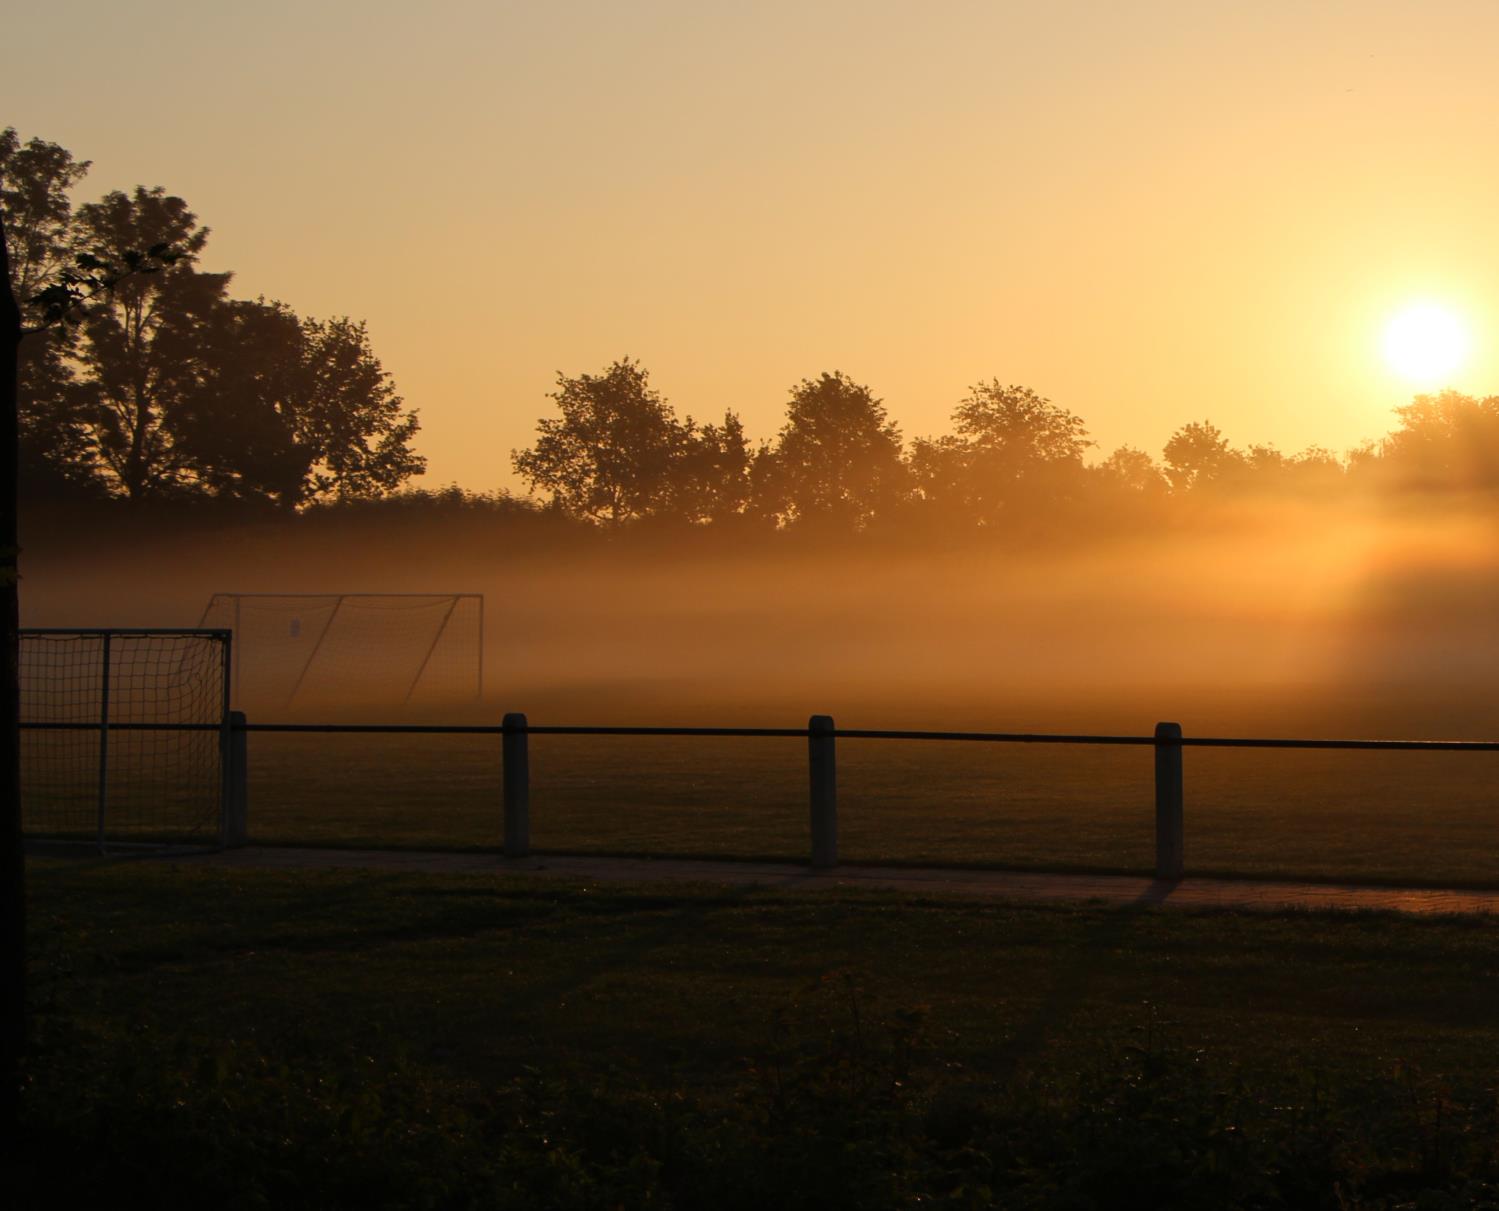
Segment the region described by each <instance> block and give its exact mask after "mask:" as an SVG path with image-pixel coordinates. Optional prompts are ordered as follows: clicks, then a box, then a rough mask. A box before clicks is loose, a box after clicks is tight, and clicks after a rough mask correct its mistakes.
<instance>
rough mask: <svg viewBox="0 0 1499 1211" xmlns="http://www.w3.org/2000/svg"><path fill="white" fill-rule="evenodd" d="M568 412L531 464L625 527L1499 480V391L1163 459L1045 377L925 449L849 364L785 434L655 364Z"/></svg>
mask: <svg viewBox="0 0 1499 1211" xmlns="http://www.w3.org/2000/svg"><path fill="white" fill-rule="evenodd" d="M551 398H552V399H553V400H555V401H556V404H557V410H558V413H559V415H556V416H551V417H544V418H542V419H541V420H540V421H539V422H538V424H537V430H538V433H537V440H536V442H535V444H534V445H532V446H530V447H528V448H527V449H524V450H518V451H515V452H513V454H512V459H511V461H512V465H513V467H514V469H515V471H516V472H517V473H518V474H519V475H520V476H521V477H522V479H524V480H525V481H526V483H527V484H528V485H529V486H530V488H531V489H532V491H533V492H538V493H541V494H543V495H544V496H546V497H547V498H548V499H549V501H550V505H551V507H552V508H555V509H557V510H559V511H560V512H563V513H565V514H568V515H570V516H572V517H575V518H580V519H585V520H589V521H593V522H597V523H600V524H603V525H605V526H609V527H618V526H622V525H625V524H628V523H632V522H635V523H638V522H643V521H646V520H674V521H678V522H684V523H697V524H703V523H727V522H730V521H736V520H742V521H757V522H760V523H763V524H765V525H768V526H773V527H802V526H811V527H826V528H834V529H840V530H854V531H857V530H865V529H868V528H870V527H875V526H879V525H881V524H890V525H892V526H909V525H911V524H913V523H921V522H926V523H931V524H936V525H940V526H943V527H948V528H955V529H960V530H961V529H970V530H996V531H997V530H1003V529H1006V528H1011V527H1016V526H1022V527H1033V526H1034V525H1035V524H1037V523H1038V522H1042V523H1044V522H1045V521H1046V520H1047V519H1053V520H1061V519H1065V520H1078V521H1082V520H1085V519H1086V518H1087V517H1088V516H1089V515H1099V514H1103V513H1107V512H1109V511H1115V512H1117V511H1118V510H1120V509H1123V510H1125V511H1126V512H1127V513H1130V512H1135V513H1137V512H1138V511H1139V510H1140V509H1142V508H1146V509H1149V508H1155V509H1160V508H1164V507H1166V506H1167V504H1168V502H1177V503H1179V504H1183V505H1188V504H1190V503H1193V502H1204V501H1207V500H1222V499H1225V498H1232V497H1234V496H1240V495H1248V494H1259V495H1267V494H1274V495H1282V496H1284V495H1302V496H1305V495H1329V494H1336V493H1339V492H1349V491H1354V490H1360V491H1363V490H1369V489H1375V490H1380V491H1387V490H1409V489H1419V490H1425V491H1472V490H1480V491H1482V490H1492V489H1495V488H1499V396H1490V397H1487V398H1482V399H1478V398H1474V397H1472V396H1467V395H1463V394H1460V393H1458V392H1455V391H1444V392H1442V393H1440V394H1436V395H1420V396H1417V397H1416V398H1415V399H1414V401H1413V402H1412V403H1410V404H1408V405H1405V406H1404V407H1401V408H1398V409H1396V416H1397V420H1398V425H1397V427H1396V428H1395V429H1394V430H1393V431H1392V432H1391V433H1390V434H1388V435H1387V436H1386V437H1385V438H1384V439H1383V440H1381V441H1378V442H1368V443H1365V444H1364V445H1362V446H1360V447H1359V448H1357V449H1355V450H1353V451H1350V452H1348V453H1347V454H1345V455H1341V456H1340V455H1337V454H1334V453H1333V452H1331V451H1329V450H1327V449H1324V448H1322V447H1318V446H1313V447H1310V448H1308V449H1306V450H1303V451H1301V452H1300V453H1297V454H1285V453H1283V452H1281V451H1280V450H1277V449H1276V448H1274V447H1273V446H1267V445H1253V446H1250V447H1249V448H1248V449H1243V450H1241V449H1236V448H1235V447H1233V446H1232V445H1231V444H1230V443H1229V441H1228V439H1227V438H1225V437H1224V435H1223V433H1222V432H1221V431H1220V430H1219V429H1218V428H1217V426H1215V425H1214V424H1213V423H1212V422H1211V421H1206V420H1203V421H1192V422H1189V423H1187V424H1185V425H1182V426H1181V427H1180V428H1179V429H1177V430H1176V432H1175V433H1173V434H1172V435H1171V437H1170V438H1169V439H1168V440H1167V442H1166V443H1165V446H1164V447H1163V448H1162V450H1161V455H1160V458H1159V459H1157V458H1154V457H1152V456H1151V455H1150V454H1148V453H1146V452H1145V451H1143V450H1139V449H1136V448H1134V447H1131V446H1121V447H1120V448H1118V449H1116V450H1114V451H1113V452H1112V453H1111V454H1109V455H1108V456H1107V457H1106V458H1104V459H1102V460H1100V461H1095V462H1089V461H1088V459H1087V455H1088V453H1089V451H1090V450H1091V449H1093V447H1094V445H1095V443H1094V442H1093V441H1092V439H1091V438H1090V436H1089V434H1088V429H1087V426H1086V423H1085V422H1084V420H1083V418H1082V417H1080V416H1078V415H1076V414H1075V413H1073V412H1070V411H1069V410H1067V409H1066V408H1064V407H1061V406H1059V405H1057V404H1055V403H1053V402H1052V401H1051V400H1049V399H1047V398H1045V397H1044V396H1042V395H1039V394H1038V393H1037V392H1035V391H1033V390H1032V389H1030V388H1029V387H1023V386H1015V385H1006V384H1004V383H1002V382H1001V381H1000V380H999V379H990V380H988V381H986V382H980V383H977V384H975V385H974V386H973V387H972V388H970V389H969V391H968V393H967V395H965V396H964V397H963V398H962V399H961V400H960V401H959V402H958V403H957V404H956V406H955V407H954V408H953V412H952V432H951V433H949V434H946V435H943V436H940V437H919V438H916V439H915V440H913V441H911V442H910V443H907V442H905V441H904V440H903V438H902V435H901V432H900V429H899V428H898V426H897V425H896V424H895V422H894V421H892V420H891V419H890V417H889V416H888V415H887V413H886V409H885V406H884V404H883V402H882V401H881V400H880V399H879V398H877V397H876V396H875V394H874V393H873V392H872V391H871V390H870V388H869V387H868V386H866V385H864V384H861V383H858V382H855V381H854V380H853V379H851V378H850V377H848V376H847V375H845V374H843V373H842V372H839V371H832V372H825V373H823V374H820V375H819V376H818V377H817V378H815V379H804V380H802V381H801V382H799V383H797V384H795V385H794V386H793V387H792V388H791V391H790V399H789V401H788V404H787V409H786V420H785V423H784V424H783V425H782V427H781V429H780V432H779V433H778V434H777V435H776V437H775V438H774V439H773V440H772V441H768V442H762V443H760V444H759V445H757V446H752V445H751V443H750V441H749V439H748V438H747V437H746V435H745V431H744V426H743V424H742V423H741V421H740V419H739V417H737V416H736V415H735V414H734V413H732V412H729V413H726V414H725V415H724V417H723V419H722V421H721V422H719V423H715V424H705V425H699V424H698V423H697V422H695V421H694V420H693V418H692V417H691V416H688V417H686V418H685V419H679V418H678V416H677V414H676V411H675V409H674V408H673V407H672V406H671V404H670V403H668V401H667V400H665V399H664V398H663V397H662V396H661V394H660V393H659V392H658V391H656V390H655V389H654V388H653V387H652V386H651V385H650V376H649V373H648V372H647V371H646V369H645V368H644V367H643V366H641V365H640V364H639V363H638V362H636V361H632V360H631V359H629V358H622V359H620V360H618V361H616V362H614V363H613V364H612V365H610V366H609V367H607V368H606V369H605V370H604V371H603V372H602V373H600V374H582V375H578V376H576V377H568V376H565V375H561V374H559V375H558V378H557V390H556V391H555V392H553V393H552V395H551Z"/></svg>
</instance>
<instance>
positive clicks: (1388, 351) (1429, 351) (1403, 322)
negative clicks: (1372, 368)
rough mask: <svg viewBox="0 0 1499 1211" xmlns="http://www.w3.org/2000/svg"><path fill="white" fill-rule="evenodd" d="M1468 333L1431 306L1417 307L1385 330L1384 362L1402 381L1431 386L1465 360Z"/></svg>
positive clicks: (1449, 314) (1450, 315) (1445, 312)
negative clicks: (1406, 380)
mask: <svg viewBox="0 0 1499 1211" xmlns="http://www.w3.org/2000/svg"><path fill="white" fill-rule="evenodd" d="M1468 345H1469V340H1468V329H1467V327H1466V326H1465V325H1464V324H1463V322H1462V320H1460V319H1459V318H1458V317H1457V316H1456V315H1454V314H1453V313H1452V312H1450V311H1448V310H1447V309H1446V308H1445V307H1438V306H1437V305H1436V304H1435V303H1417V304H1415V305H1414V306H1411V307H1407V308H1406V309H1405V310H1404V311H1401V312H1400V313H1399V314H1397V315H1396V316H1395V317H1394V318H1393V319H1391V320H1390V322H1389V323H1388V324H1387V325H1386V326H1385V330H1384V358H1385V361H1386V362H1387V363H1388V364H1389V366H1390V368H1391V369H1392V370H1394V371H1395V373H1397V374H1399V375H1400V376H1401V377H1402V378H1405V379H1408V380H1409V381H1411V382H1414V383H1432V382H1436V381H1438V380H1440V379H1442V378H1444V377H1445V376H1447V375H1449V374H1451V373H1452V372H1453V371H1454V370H1457V369H1459V368H1461V366H1462V365H1463V363H1464V362H1466V361H1467V360H1468Z"/></svg>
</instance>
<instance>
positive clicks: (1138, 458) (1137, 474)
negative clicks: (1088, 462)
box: [1098, 446, 1167, 496]
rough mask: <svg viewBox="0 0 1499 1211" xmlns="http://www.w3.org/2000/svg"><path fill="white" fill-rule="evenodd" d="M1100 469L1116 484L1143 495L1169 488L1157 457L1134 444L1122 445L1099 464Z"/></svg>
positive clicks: (1104, 475)
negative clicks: (1135, 446)
mask: <svg viewBox="0 0 1499 1211" xmlns="http://www.w3.org/2000/svg"><path fill="white" fill-rule="evenodd" d="M1098 470H1099V473H1100V474H1101V475H1102V476H1103V477H1104V478H1105V479H1107V480H1110V481H1112V482H1113V483H1114V485H1115V486H1117V487H1119V488H1121V489H1122V490H1124V491H1126V492H1133V493H1137V494H1139V495H1141V496H1146V495H1152V494H1160V493H1163V492H1165V491H1166V488H1167V484H1166V477H1165V476H1164V475H1162V474H1161V469H1160V467H1158V466H1156V462H1155V459H1153V458H1151V457H1150V455H1148V454H1146V453H1145V451H1144V450H1136V449H1135V448H1134V447H1133V446H1120V447H1119V448H1118V449H1117V450H1115V451H1114V452H1113V453H1112V454H1110V455H1109V456H1108V458H1106V459H1104V460H1103V462H1101V463H1100V464H1099V465H1098Z"/></svg>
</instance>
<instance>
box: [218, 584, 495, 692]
mask: <svg viewBox="0 0 1499 1211" xmlns="http://www.w3.org/2000/svg"><path fill="white" fill-rule="evenodd" d="M403 598H407V599H422V598H426V599H431V598H437V599H438V600H444V599H446V600H447V601H448V609H447V612H446V613H445V614H444V615H443V618H442V622H441V623H439V624H438V627H437V630H436V632H435V633H434V634H433V636H432V642H431V644H429V645H428V647H427V651H426V653H425V654H424V655H423V656H422V660H421V663H420V664H419V665H418V666H417V670H416V673H415V674H414V675H413V676H412V678H411V683H410V684H409V685H408V686H407V687H406V693H405V695H404V696H403V697H402V699H401V701H402V702H403V703H409V702H410V701H411V696H412V694H414V693H415V692H416V689H417V687H418V686H419V685H420V684H421V680H422V675H423V674H424V673H426V671H427V666H428V664H430V663H431V660H432V655H433V653H434V652H436V651H437V645H438V643H439V642H441V640H442V637H443V635H444V633H445V632H446V631H447V625H448V622H449V620H450V619H451V618H452V617H453V613H454V611H456V610H457V608H458V605H459V603H460V602H463V601H474V602H477V603H478V607H479V619H478V631H479V636H478V638H479V643H478V651H477V653H476V662H475V665H476V667H475V672H474V701H475V702H478V701H482V700H483V698H484V594H483V593H442V592H433V593H214V594H212V595H211V596H210V597H209V599H208V604H207V605H206V606H205V607H204V608H203V614H202V616H201V617H200V618H199V620H198V625H199V626H200V627H201V626H204V625H205V624H206V623H207V621H208V619H209V617H211V616H212V614H213V612H214V607H215V606H216V605H217V604H218V602H220V601H223V600H229V601H232V602H233V605H234V620H233V622H232V623H231V625H230V627H229V631H230V633H231V634H232V635H233V636H234V638H235V642H234V644H233V645H232V647H231V648H230V670H229V685H230V695H231V699H232V700H236V701H237V700H238V698H239V692H240V675H239V674H240V661H241V659H242V657H243V655H244V647H245V645H244V644H243V643H240V642H239V641H238V640H239V637H240V635H241V634H242V631H241V626H240V623H241V614H242V611H243V607H244V603H246V602H253V601H298V600H307V601H312V600H320V601H328V600H330V599H331V600H332V601H333V609H332V610H331V611H330V612H329V614H328V618H327V620H326V621H325V622H324V623H323V629H322V630H321V631H319V632H318V637H317V639H316V640H314V641H313V645H312V650H311V651H310V652H308V654H307V660H306V661H305V662H304V663H303V665H302V669H301V671H300V672H299V673H298V674H297V678H296V681H295V683H294V684H293V686H292V689H291V692H290V693H289V694H288V695H287V697H286V702H285V704H284V705H286V706H291V704H292V703H293V702H295V701H296V697H297V693H298V691H300V690H301V688H302V683H303V682H304V681H306V679H307V673H308V671H309V670H310V669H311V668H312V666H313V664H314V663H315V662H316V660H317V655H318V652H319V650H320V649H321V648H322V646H323V640H324V639H326V638H327V637H328V632H329V631H330V630H332V629H333V622H334V620H335V619H336V618H337V617H338V614H339V611H340V610H341V609H342V608H343V605H344V603H345V602H346V601H354V602H357V601H360V600H361V599H363V600H380V601H392V600H397V601H398V600H401V599H403Z"/></svg>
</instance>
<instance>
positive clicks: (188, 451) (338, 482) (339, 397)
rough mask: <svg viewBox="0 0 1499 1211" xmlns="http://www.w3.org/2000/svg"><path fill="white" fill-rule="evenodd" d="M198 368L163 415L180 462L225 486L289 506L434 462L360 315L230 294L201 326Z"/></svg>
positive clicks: (383, 482) (222, 489)
mask: <svg viewBox="0 0 1499 1211" xmlns="http://www.w3.org/2000/svg"><path fill="white" fill-rule="evenodd" d="M195 336H196V338H197V345H196V347H195V349H194V351H193V354H192V363H191V369H192V373H193V375H194V380H193V381H192V382H191V383H190V384H189V385H188V387H187V388H186V389H179V390H177V391H176V393H175V396H174V398H173V401H172V407H171V409H170V410H169V411H168V412H167V414H166V416H165V418H164V424H165V427H166V428H167V429H169V430H170V433H171V437H172V442H173V449H174V453H175V454H176V455H177V457H178V458H179V459H180V464H181V471H182V474H183V475H184V476H185V477H186V478H188V479H190V480H191V481H192V482H193V483H195V484H197V485H198V486H200V487H201V488H203V489H205V490H207V491H209V492H211V493H213V494H214V495H218V496H231V497H237V498H241V499H266V500H271V501H274V502H276V503H277V504H280V505H282V506H283V507H286V508H295V507H297V506H300V505H303V504H307V503H310V502H312V501H315V500H326V499H330V498H334V497H349V496H371V495H378V494H380V493H382V492H386V491H390V490H393V489H395V488H397V487H399V486H400V485H401V484H402V483H403V482H405V481H406V480H407V479H409V478H410V477H411V476H412V475H414V474H417V473H418V472H420V471H421V470H422V469H423V467H424V466H425V465H426V462H425V459H423V458H422V457H421V455H419V454H417V453H416V452H415V451H413V450H412V449H411V439H412V437H413V436H414V435H415V434H416V432H417V430H418V428H419V421H418V417H417V415H416V413H415V412H408V411H406V410H404V405H403V401H402V399H401V397H400V395H398V394H397V393H396V390H395V387H394V384H393V383H392V382H391V379H390V375H389V374H387V373H386V371H385V370H384V368H383V367H382V366H381V364H380V360H379V359H378V358H377V357H376V356H375V353H374V350H373V349H372V348H371V346H370V341H369V333H368V331H367V330H366V328H365V326H364V325H363V324H362V323H355V322H354V321H352V320H350V319H348V318H340V319H333V320H306V319H301V318H299V317H298V316H297V315H296V314H295V313H294V312H293V311H292V310H291V309H290V308H289V307H286V306H285V305H284V304H281V303H268V302H265V301H264V300H261V301H257V302H245V301H229V302H223V303H220V304H219V305H218V306H217V307H215V308H214V309H213V311H212V313H211V314H210V315H208V316H207V317H205V319H204V321H203V323H202V324H201V325H199V326H198V329H197V331H196V333H195Z"/></svg>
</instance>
